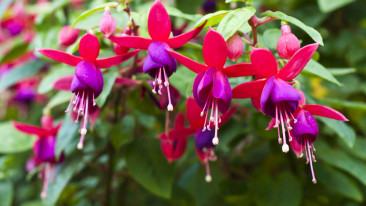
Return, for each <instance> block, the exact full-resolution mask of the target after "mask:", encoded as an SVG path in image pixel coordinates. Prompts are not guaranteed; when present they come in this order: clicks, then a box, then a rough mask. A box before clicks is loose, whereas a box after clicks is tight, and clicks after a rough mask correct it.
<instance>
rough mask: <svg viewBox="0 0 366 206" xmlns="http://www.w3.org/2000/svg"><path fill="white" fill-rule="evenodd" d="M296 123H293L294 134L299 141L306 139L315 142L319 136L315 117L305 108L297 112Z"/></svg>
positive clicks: (302, 141)
mask: <svg viewBox="0 0 366 206" xmlns="http://www.w3.org/2000/svg"><path fill="white" fill-rule="evenodd" d="M295 119H296V120H297V122H296V123H293V124H292V134H293V135H294V137H295V138H296V139H297V141H298V142H299V143H304V141H305V140H307V141H309V143H313V142H314V141H315V140H316V138H317V137H318V132H319V129H318V125H317V123H316V120H315V119H314V117H313V116H312V115H311V114H310V113H309V112H307V111H305V110H300V111H299V112H297V113H296V114H295Z"/></svg>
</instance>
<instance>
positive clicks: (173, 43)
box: [167, 22, 206, 48]
mask: <svg viewBox="0 0 366 206" xmlns="http://www.w3.org/2000/svg"><path fill="white" fill-rule="evenodd" d="M205 24H206V22H205V23H204V24H202V25H201V26H199V27H197V28H195V29H193V30H191V31H189V32H187V33H184V34H181V35H179V36H175V37H172V38H169V39H168V40H167V43H168V44H169V46H170V47H171V48H179V47H181V46H183V45H184V44H185V43H187V42H188V41H189V40H191V39H192V38H194V37H195V36H196V35H197V34H199V33H200V32H201V30H202V29H203V27H204V26H205Z"/></svg>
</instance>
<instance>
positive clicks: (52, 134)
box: [13, 115, 65, 198]
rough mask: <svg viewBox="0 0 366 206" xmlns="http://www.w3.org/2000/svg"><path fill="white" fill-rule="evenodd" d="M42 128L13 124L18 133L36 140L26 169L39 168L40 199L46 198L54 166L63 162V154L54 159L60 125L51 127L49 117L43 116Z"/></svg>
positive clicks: (53, 173)
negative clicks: (32, 136) (33, 137)
mask: <svg viewBox="0 0 366 206" xmlns="http://www.w3.org/2000/svg"><path fill="white" fill-rule="evenodd" d="M41 124H42V127H37V126H33V125H29V124H24V123H20V122H13V126H14V127H15V128H16V129H17V130H18V131H20V132H22V133H25V134H29V135H36V136H37V137H38V138H37V140H36V141H35V142H34V144H33V156H32V157H31V158H29V160H28V162H27V165H26V169H27V171H28V172H30V171H32V170H33V169H34V168H35V167H36V166H40V170H39V173H38V177H39V178H40V179H42V180H43V187H42V193H41V197H42V198H46V196H47V187H48V183H49V180H50V179H54V177H55V165H56V164H59V163H62V162H63V161H64V156H65V155H64V153H63V152H61V155H60V157H59V158H58V159H57V158H56V136H57V132H58V130H59V128H60V127H61V123H60V124H58V125H56V126H53V119H52V117H51V116H48V115H46V116H43V117H42V119H41Z"/></svg>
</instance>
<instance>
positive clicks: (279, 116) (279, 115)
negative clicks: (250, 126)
mask: <svg viewBox="0 0 366 206" xmlns="http://www.w3.org/2000/svg"><path fill="white" fill-rule="evenodd" d="M291 121H293V123H296V122H297V120H296V119H295V117H294V116H293V115H292V113H291V111H290V109H289V108H288V106H287V105H286V104H284V103H282V102H280V103H278V104H276V122H275V125H274V126H273V127H275V128H277V131H278V143H279V144H282V152H284V153H287V152H288V151H289V150H290V147H289V146H288V144H287V138H286V129H287V136H288V142H291V141H292V135H291V130H292V127H291V125H290V123H291ZM280 125H281V127H280ZM281 129H282V136H281Z"/></svg>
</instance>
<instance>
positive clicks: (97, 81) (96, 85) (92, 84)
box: [71, 61, 103, 98]
mask: <svg viewBox="0 0 366 206" xmlns="http://www.w3.org/2000/svg"><path fill="white" fill-rule="evenodd" d="M75 76H76V77H77V79H78V80H80V81H81V82H82V83H83V84H84V85H87V86H88V87H89V88H91V89H92V90H93V91H94V92H95V95H96V97H97V96H99V94H100V93H101V92H102V90H103V76H102V72H101V71H100V69H99V68H98V67H96V66H95V65H94V64H93V63H91V62H88V61H82V62H80V63H79V64H78V65H77V66H76V68H75ZM71 87H72V89H75V88H74V87H73V84H72V86H71ZM96 97H95V98H96Z"/></svg>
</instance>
